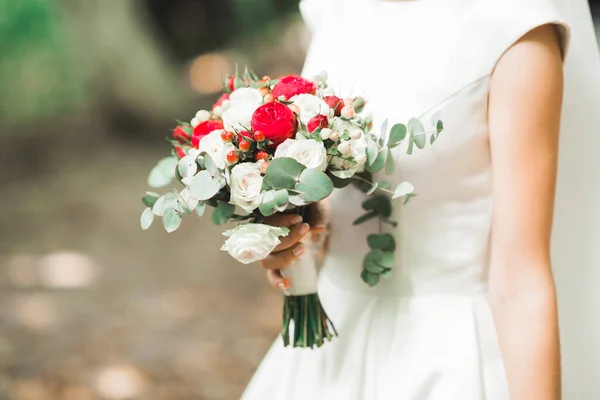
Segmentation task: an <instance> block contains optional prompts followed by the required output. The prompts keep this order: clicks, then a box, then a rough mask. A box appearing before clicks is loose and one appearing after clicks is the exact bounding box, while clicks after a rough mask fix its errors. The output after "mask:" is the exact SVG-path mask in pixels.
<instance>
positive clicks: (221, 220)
mask: <svg viewBox="0 0 600 400" xmlns="http://www.w3.org/2000/svg"><path fill="white" fill-rule="evenodd" d="M234 211H235V206H234V205H233V204H229V203H226V202H224V201H219V204H218V205H217V207H216V208H215V209H214V210H213V213H212V221H213V223H214V224H215V225H223V224H225V223H226V222H227V221H228V220H229V218H230V217H231V216H232V215H233V213H234Z"/></svg>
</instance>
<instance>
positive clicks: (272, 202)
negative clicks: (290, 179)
mask: <svg viewBox="0 0 600 400" xmlns="http://www.w3.org/2000/svg"><path fill="white" fill-rule="evenodd" d="M288 200H289V194H288V191H287V190H285V189H280V190H269V191H267V192H264V193H263V198H262V202H261V204H260V206H258V210H259V211H260V213H261V214H262V215H264V216H265V217H268V216H270V215H273V214H275V213H276V212H281V211H283V210H285V209H286V207H287V205H288Z"/></svg>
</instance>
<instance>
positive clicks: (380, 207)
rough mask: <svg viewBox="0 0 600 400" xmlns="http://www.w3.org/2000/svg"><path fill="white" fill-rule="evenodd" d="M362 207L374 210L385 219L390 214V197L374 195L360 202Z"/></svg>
mask: <svg viewBox="0 0 600 400" xmlns="http://www.w3.org/2000/svg"><path fill="white" fill-rule="evenodd" d="M362 207H363V208H364V209H365V210H367V211H374V212H376V213H377V215H379V216H380V217H382V218H384V219H387V218H389V216H390V215H391V214H392V204H391V202H390V199H388V198H387V197H385V196H374V197H371V198H369V199H367V200H365V201H364V202H363V203H362Z"/></svg>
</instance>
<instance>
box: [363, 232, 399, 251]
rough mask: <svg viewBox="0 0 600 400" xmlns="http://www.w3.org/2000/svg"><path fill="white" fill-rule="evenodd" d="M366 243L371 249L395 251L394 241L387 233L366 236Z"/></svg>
mask: <svg viewBox="0 0 600 400" xmlns="http://www.w3.org/2000/svg"><path fill="white" fill-rule="evenodd" d="M367 243H368V244H369V247H370V248H371V249H379V250H383V251H394V250H396V240H395V239H394V237H393V236H392V235H390V234H389V233H383V234H371V235H369V236H367Z"/></svg>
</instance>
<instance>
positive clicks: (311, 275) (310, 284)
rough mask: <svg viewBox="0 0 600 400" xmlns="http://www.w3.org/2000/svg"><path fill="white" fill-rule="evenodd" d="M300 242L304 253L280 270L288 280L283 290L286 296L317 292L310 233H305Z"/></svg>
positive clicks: (316, 274) (316, 276) (316, 273)
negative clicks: (286, 286) (287, 285)
mask: <svg viewBox="0 0 600 400" xmlns="http://www.w3.org/2000/svg"><path fill="white" fill-rule="evenodd" d="M300 242H301V243H302V245H303V246H304V253H302V255H301V256H300V258H298V260H296V261H295V262H294V263H292V264H291V265H290V266H289V267H286V268H285V269H283V270H281V275H282V276H283V277H284V278H286V279H288V280H289V282H290V286H289V288H288V289H287V290H286V291H285V292H284V294H285V295H286V296H304V295H307V294H314V293H317V278H318V271H317V261H316V259H315V255H314V251H313V242H312V239H311V237H310V234H308V235H306V236H305V237H304V238H303V239H302V240H301V241H300Z"/></svg>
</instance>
